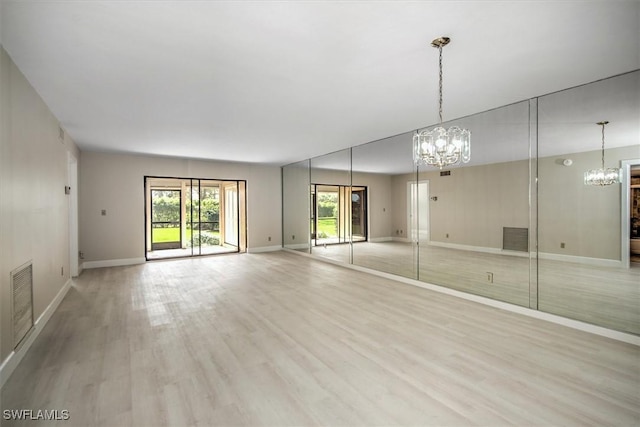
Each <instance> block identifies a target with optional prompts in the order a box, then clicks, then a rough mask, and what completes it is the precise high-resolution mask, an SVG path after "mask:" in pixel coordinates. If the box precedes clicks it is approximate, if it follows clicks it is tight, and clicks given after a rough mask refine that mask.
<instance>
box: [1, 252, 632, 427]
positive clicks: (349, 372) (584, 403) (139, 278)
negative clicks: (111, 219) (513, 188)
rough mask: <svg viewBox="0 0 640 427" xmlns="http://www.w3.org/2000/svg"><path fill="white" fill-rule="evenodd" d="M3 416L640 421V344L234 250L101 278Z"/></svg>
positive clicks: (288, 257) (90, 277) (10, 395)
mask: <svg viewBox="0 0 640 427" xmlns="http://www.w3.org/2000/svg"><path fill="white" fill-rule="evenodd" d="M1 406H2V409H34V410H37V409H58V410H63V409H67V410H69V411H70V416H71V419H70V420H69V421H61V422H59V424H58V425H64V426H71V425H75V426H95V425H106V426H145V425H147V426H163V425H170V426H183V425H198V426H233V425H250V426H264V425H271V426H289V425H297V426H313V425H329V426H338V425H340V426H358V425H367V426H368V425H372V426H373V425H376V426H382V425H384V426H392V425H393V426H395V425H398V426H400V425H412V426H418V425H419V426H472V425H481V426H502V425H515V426H533V425H536V426H547V425H549V426H550V425H554V426H609V425H616V426H638V425H640V348H639V347H636V346H632V345H629V344H624V343H620V342H616V341H613V340H610V339H607V338H603V337H599V336H595V335H590V334H587V333H584V332H580V331H576V330H572V329H568V328H565V327H562V326H559V325H556V324H552V323H548V322H544V321H540V320H536V319H532V318H528V317H523V316H520V315H517V314H514V313H510V312H505V311H501V310H498V309H495V308H491V307H488V306H483V305H480V304H476V303H473V302H470V301H465V300H461V299H457V298H454V297H451V296H448V295H444V294H440V293H436V292H432V291H428V290H425V289H421V288H418V287H414V286H410V285H405V284H401V283H399V282H395V281H390V280H387V279H383V278H380V277H376V276H372V275H369V274H366V273H362V272H357V271H353V270H349V269H345V268H342V267H339V266H335V265H331V264H328V263H324V262H321V261H316V260H313V259H309V258H305V257H301V256H298V255H296V254H291V253H286V252H274V253H266V254H243V255H223V256H218V257H213V258H198V259H182V260H174V261H162V262H151V263H147V264H144V265H138V266H128V267H112V268H101V269H93V270H87V271H85V272H84V273H83V274H82V275H81V277H80V278H78V279H77V280H76V281H75V283H74V285H73V287H72V289H71V290H70V291H69V293H68V295H67V297H66V298H65V299H64V301H63V302H62V304H61V305H60V307H59V309H58V310H57V311H56V313H55V314H54V315H53V316H52V318H51V320H50V322H49V324H48V325H47V326H46V328H45V329H44V330H43V331H42V333H41V334H40V336H39V337H38V338H37V340H36V341H35V343H34V345H33V347H32V348H31V349H30V351H29V352H28V353H27V355H26V356H25V358H24V360H23V361H22V363H21V364H20V365H19V366H18V368H17V369H16V371H15V372H14V374H13V376H12V377H11V378H10V379H9V380H8V382H7V384H6V385H5V387H4V388H3V390H2V405H1ZM2 425H3V426H5V425H28V423H27V424H20V423H15V424H12V423H10V422H6V421H5V422H3V424H2ZM31 425H39V426H40V425H51V424H46V423H44V422H33V423H31Z"/></svg>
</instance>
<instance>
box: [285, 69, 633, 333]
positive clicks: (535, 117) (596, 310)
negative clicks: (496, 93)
mask: <svg viewBox="0 0 640 427" xmlns="http://www.w3.org/2000/svg"><path fill="white" fill-rule="evenodd" d="M603 120H608V121H609V124H608V125H607V127H606V138H605V142H606V149H605V160H606V165H605V167H621V168H622V183H620V184H614V185H611V186H604V187H600V186H596V187H594V186H586V185H585V184H584V182H583V174H584V172H585V171H586V170H588V169H594V168H599V167H600V166H601V160H602V156H601V154H602V152H601V143H602V135H601V128H600V127H599V126H598V125H596V123H597V122H600V121H603ZM453 125H457V126H460V127H464V128H467V129H469V130H471V132H472V153H471V161H470V162H469V163H467V164H464V165H459V166H455V167H451V168H447V169H443V170H439V169H437V168H429V167H420V168H416V167H415V166H414V164H413V160H412V137H413V133H414V132H413V131H412V132H407V133H405V134H401V135H398V136H395V137H391V138H387V139H384V140H379V141H375V142H371V143H369V144H364V145H360V146H356V147H353V148H351V149H348V150H343V151H340V152H337V153H331V154H327V155H325V156H320V157H317V158H313V159H310V160H306V161H304V162H299V163H295V164H292V165H287V166H285V167H283V230H284V239H283V241H284V246H285V248H288V249H296V250H302V251H306V252H310V253H311V254H312V255H314V256H319V257H325V258H330V259H332V260H335V261H340V262H344V263H351V264H354V265H358V266H361V267H366V268H369V269H372V270H377V271H383V272H386V273H391V274H395V275H398V276H402V277H407V278H411V279H415V280H419V281H423V282H426V283H432V284H436V285H440V286H445V287H448V288H452V289H456V290H459V291H463V292H467V293H471V294H476V295H481V296H484V297H488V298H492V299H496V300H500V301H504V302H508V303H511V304H516V305H519V306H523V307H529V308H533V309H538V310H541V311H545V312H549V313H553V314H557V315H560V316H564V317H568V318H572V319H576V320H581V321H584V322H588V323H592V324H596V325H600V326H604V327H606V328H610V329H614V330H619V331H623V332H627V333H632V334H638V335H640V248H639V247H638V243H640V232H639V230H638V229H639V227H640V206H636V205H638V204H640V195H639V196H638V197H637V198H636V197H635V187H634V185H635V186H637V187H638V193H640V72H638V71H636V72H633V73H628V74H624V75H621V76H616V77H613V78H610V79H605V80H601V81H598V82H594V83H590V84H587V85H584V86H580V87H576V88H571V89H568V90H565V91H561V92H557V93H553V94H550V95H545V96H541V97H539V98H534V99H530V100H526V101H523V102H519V103H515V104H511V105H507V106H504V107H501V108H497V109H494V110H490V111H486V112H482V113H478V114H475V115H472V116H468V117H464V118H461V119H458V120H454V121H451V122H449V123H445V124H444V126H445V127H449V126H453ZM634 177H636V178H634ZM292 236H295V239H293V237H292ZM636 253H637V255H636ZM634 261H636V262H634Z"/></svg>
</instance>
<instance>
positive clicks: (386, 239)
mask: <svg viewBox="0 0 640 427" xmlns="http://www.w3.org/2000/svg"><path fill="white" fill-rule="evenodd" d="M392 240H393V237H370V238H369V241H370V242H371V243H382V242H391V241H392Z"/></svg>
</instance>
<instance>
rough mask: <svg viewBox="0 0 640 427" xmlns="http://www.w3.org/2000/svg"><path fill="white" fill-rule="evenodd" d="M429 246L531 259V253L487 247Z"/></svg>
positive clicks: (430, 243) (436, 244) (431, 243)
mask: <svg viewBox="0 0 640 427" xmlns="http://www.w3.org/2000/svg"><path fill="white" fill-rule="evenodd" d="M427 244H428V245H429V246H438V247H442V248H449V249H459V250H462V251H473V252H483V253H487V254H496V255H509V256H517V257H524V258H529V252H520V251H507V250H504V249H500V248H489V247H486V246H471V245H460V244H458V243H446V242H436V241H433V240H432V241H430V242H427Z"/></svg>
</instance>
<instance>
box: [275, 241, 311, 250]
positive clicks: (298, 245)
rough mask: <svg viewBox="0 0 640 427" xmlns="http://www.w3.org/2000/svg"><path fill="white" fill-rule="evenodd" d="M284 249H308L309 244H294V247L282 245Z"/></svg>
mask: <svg viewBox="0 0 640 427" xmlns="http://www.w3.org/2000/svg"><path fill="white" fill-rule="evenodd" d="M284 247H285V248H286V249H308V248H309V242H307V243H296V244H295V245H292V244H287V245H284ZM281 249H282V248H281Z"/></svg>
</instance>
